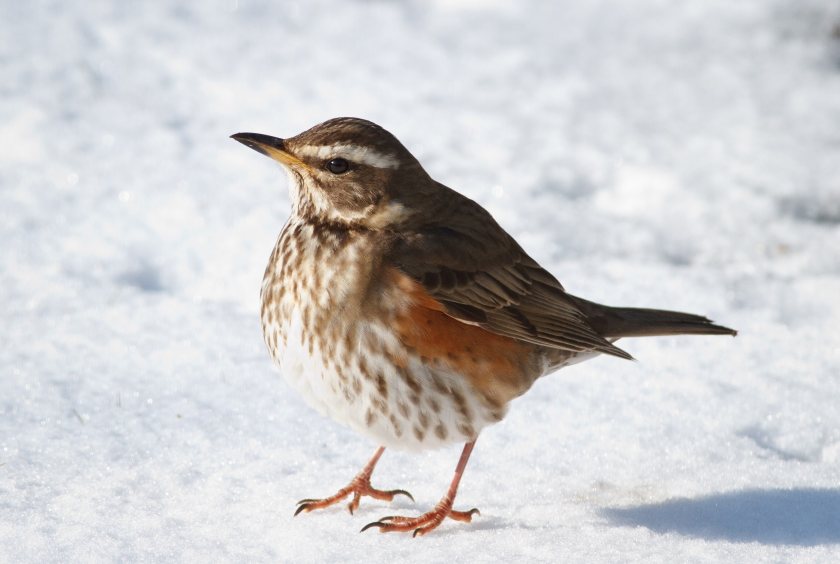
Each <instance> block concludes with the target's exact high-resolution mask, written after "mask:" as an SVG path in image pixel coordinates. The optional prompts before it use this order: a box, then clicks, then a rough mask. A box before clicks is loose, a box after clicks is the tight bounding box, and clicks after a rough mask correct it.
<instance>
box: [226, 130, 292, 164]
mask: <svg viewBox="0 0 840 564" xmlns="http://www.w3.org/2000/svg"><path fill="white" fill-rule="evenodd" d="M230 137H231V139H236V140H237V141H239V142H240V143H242V144H243V145H245V146H246V147H250V148H251V149H253V150H255V151H258V152H260V153H262V154H263V155H266V156H268V157H271V158H272V159H274V160H275V161H278V162H280V163H282V164H285V165H298V166H306V164H305V163H304V162H303V161H301V160H300V159H298V158H297V157H295V156H293V155H291V154H290V153H289V152H288V151H287V150H286V149H285V147H284V146H283V140H282V139H280V138H279V137H272V136H271V135H263V134H262V133H234V134H233V135H231V136H230Z"/></svg>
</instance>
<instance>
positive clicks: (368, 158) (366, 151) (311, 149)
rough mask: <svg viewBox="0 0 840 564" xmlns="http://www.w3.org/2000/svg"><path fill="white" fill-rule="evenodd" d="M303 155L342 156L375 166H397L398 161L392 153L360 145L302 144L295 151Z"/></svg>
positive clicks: (317, 156)
mask: <svg viewBox="0 0 840 564" xmlns="http://www.w3.org/2000/svg"><path fill="white" fill-rule="evenodd" d="M295 152H296V153H299V154H300V155H301V156H303V157H310V158H315V159H328V158H331V157H342V158H345V159H347V160H348V161H350V162H351V163H359V164H363V165H368V166H372V167H375V168H399V167H400V161H399V160H398V159H397V158H396V157H395V156H394V155H386V154H383V153H380V152H378V151H375V150H373V149H371V148H370V147H362V146H360V145H303V146H302V147H298V149H297V150H296V151H295Z"/></svg>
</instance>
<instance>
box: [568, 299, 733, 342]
mask: <svg viewBox="0 0 840 564" xmlns="http://www.w3.org/2000/svg"><path fill="white" fill-rule="evenodd" d="M569 298H571V299H572V302H573V303H574V304H575V306H577V308H578V309H579V310H580V311H581V312H582V313H583V314H584V315H585V316H586V317H587V321H589V324H590V325H591V326H592V328H593V329H595V331H597V332H598V333H599V334H600V335H601V336H602V337H605V338H616V339H617V338H619V337H655V336H664V335H732V336H735V335H737V334H738V332H737V331H735V330H734V329H730V328H729V327H724V326H722V325H715V324H714V323H712V321H711V320H710V319H708V318H706V317H703V316H702V315H694V314H692V313H683V312H680V311H667V310H662V309H645V308H636V307H610V306H605V305H601V304H596V303H595V302H590V301H587V300H584V299H582V298H578V297H576V296H572V295H569Z"/></svg>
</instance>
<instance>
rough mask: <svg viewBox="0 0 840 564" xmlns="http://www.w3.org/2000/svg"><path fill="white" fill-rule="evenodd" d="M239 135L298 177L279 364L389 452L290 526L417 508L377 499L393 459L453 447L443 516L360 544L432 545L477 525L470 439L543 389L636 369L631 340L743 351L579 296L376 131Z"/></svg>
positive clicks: (700, 321)
mask: <svg viewBox="0 0 840 564" xmlns="http://www.w3.org/2000/svg"><path fill="white" fill-rule="evenodd" d="M231 137H232V138H233V139H235V140H236V141H239V142H240V143H242V144H244V145H246V146H247V147H249V148H251V149H254V150H256V151H258V152H260V153H262V154H264V155H266V156H268V157H270V158H272V159H274V160H275V161H278V162H279V163H280V164H281V165H282V166H283V167H284V168H285V169H286V172H287V173H288V177H289V191H290V200H291V214H290V216H289V219H288V221H287V222H286V224H285V226H284V227H283V228H282V231H281V232H280V235H279V237H278V239H277V241H276V244H275V246H274V248H273V251H272V252H271V255H270V258H269V261H268V265H267V267H266V269H265V274H264V276H263V280H262V288H261V292H260V296H261V308H260V321H261V326H262V332H263V337H264V340H265V343H266V345H267V347H268V350H269V352H270V355H271V357H272V359H273V361H274V363H275V364H276V366H277V367H278V368H279V370H280V372H281V373H282V375H283V376H284V378H285V379H286V381H287V382H288V383H289V384H290V386H291V387H292V388H293V389H295V390H296V391H298V392H299V393H300V394H301V395H302V396H303V397H304V399H305V400H306V402H307V403H308V404H309V405H310V406H312V407H314V408H315V409H316V410H317V411H318V412H320V413H321V414H324V415H326V416H329V417H331V418H333V419H334V420H336V421H338V422H340V423H343V424H345V425H347V426H349V427H350V428H351V429H353V430H355V431H357V432H359V433H361V434H362V435H364V436H366V437H368V438H370V439H372V440H373V441H375V442H376V444H377V445H378V446H377V449H376V451H375V453H374V455H373V457H372V458H371V459H370V461H369V462H368V463H367V465H366V466H365V467H364V468H363V469H362V470H361V471H360V472H359V473H358V474H357V475H356V476H355V477H354V478H353V479H352V480H351V481H350V483H349V484H348V485H347V486H346V487H344V488H342V489H340V490H339V491H338V492H337V493H336V494H335V495H331V496H329V497H325V498H307V499H303V500H301V501H300V502H298V504H297V509H296V511H295V515H298V514H300V513H305V512H310V511H315V510H320V509H324V508H326V507H330V506H332V505H334V504H337V503H339V502H341V501H342V500H345V499H347V498H348V497H349V498H350V501H349V504H348V509H349V510H350V513H351V514H352V513H353V512H354V511H355V510H356V509H357V508H358V507H359V504H360V501H361V498H362V497H364V496H367V497H371V498H374V499H378V500H383V501H391V500H392V499H393V498H394V497H395V496H397V495H404V496H408V497H409V498H411V499H412V501H413V498H412V497H411V494H409V493H408V492H407V491H405V490H400V489H395V490H381V489H377V488H374V487H373V486H372V485H371V476H372V474H373V471H374V468H375V466H376V464H377V463H378V461H379V459H380V457H381V456H382V454H383V452H384V451H385V449H386V448H392V449H397V450H408V451H421V450H426V449H434V448H438V447H442V446H444V445H449V444H453V443H457V444H463V445H464V447H463V450H462V453H461V456H460V458H459V460H458V463H457V466H456V468H455V472H454V476H453V478H452V481H451V482H450V485H449V487H448V489H447V490H446V492H445V494H444V495H443V497H442V498H441V499H440V501H439V502H438V503H437V504H436V505H435V506H434V507H432V508H431V509H430V510H429V511H426V512H424V513H422V514H421V515H419V516H414V517H412V516H387V517H382V518H380V519H378V520H376V521H374V522H371V523H369V524H367V525H366V526H365V527H364V528H362V531H365V530H368V529H379V531H381V532H406V533H408V532H410V533H412V534H413V536H422V535H425V534H427V533H429V532H431V531H433V530H435V529H436V528H437V527H438V526H439V525H440V524H441V523H442V522H444V521H445V520H446V519H452V520H455V521H462V522H470V521H471V520H472V519H473V517H475V516H476V515H478V514H479V511H478V509H476V508H473V509H470V510H466V511H463V510H456V509H454V507H453V504H454V500H455V497H456V494H457V491H458V486H459V484H460V481H461V477H462V476H463V474H464V470H465V468H466V465H467V461H468V459H469V457H470V454H471V453H472V451H473V447H474V446H475V444H476V439H477V438H478V436H479V434H480V433H481V431H482V430H483V429H484V428H486V427H488V426H489V425H492V424H494V423H497V422H499V421H501V420H502V418H503V417H504V416H505V414H506V412H507V410H508V406H509V404H510V402H511V401H512V400H513V399H515V398H517V397H519V396H521V395H522V394H524V393H525V392H527V391H528V390H529V388H531V386H532V385H533V384H534V382H535V381H536V380H537V379H539V378H541V377H543V376H545V375H547V374H549V373H552V372H554V371H556V370H558V369H560V368H562V367H564V366H568V365H570V364H573V363H576V362H580V361H582V360H586V359H589V358H592V357H594V356H597V355H601V354H605V355H610V356H614V357H618V358H622V359H632V357H631V355H630V354H628V353H627V352H626V351H624V350H623V349H621V348H618V347H617V346H616V345H615V344H614V343H615V341H616V340H617V339H619V338H624V337H642V336H660V335H679V334H695V335H733V336H734V335H736V331H734V330H732V329H730V328H727V327H724V326H721V325H715V324H714V323H712V321H710V320H709V319H707V318H706V317H703V316H700V315H694V314H689V313H682V312H676V311H665V310H659V309H643V308H635V307H611V306H606V305H601V304H598V303H595V302H591V301H588V300H585V299H583V298H580V297H577V296H574V295H572V294H569V293H568V292H566V290H565V289H564V288H563V286H562V285H561V284H560V282H559V281H558V280H557V279H556V278H555V277H554V276H553V275H552V274H551V273H549V272H548V271H547V270H546V269H544V268H543V267H542V266H540V265H539V264H538V263H537V261H535V260H534V259H533V258H531V257H530V256H529V255H528V254H527V253H526V252H525V251H524V250H523V249H522V247H521V246H520V245H519V244H518V243H517V242H516V241H515V240H514V238H513V237H512V236H511V235H509V234H508V233H507V232H506V231H505V230H504V229H503V228H502V227H501V226H500V225H499V224H498V223H497V222H496V221H495V220H494V218H493V217H492V216H491V215H490V213H489V212H488V211H487V210H485V209H484V208H483V207H482V206H481V205H479V204H478V203H476V202H475V201H473V200H471V199H469V198H467V197H466V196H464V195H462V194H460V193H458V192H457V191H455V190H453V189H451V188H448V187H447V186H445V185H443V184H441V183H440V182H437V181H435V180H434V179H433V178H432V177H431V176H430V175H429V173H428V172H426V170H425V169H424V168H423V167H422V166H421V164H420V162H419V161H418V160H417V159H416V158H415V157H414V156H413V155H412V153H411V152H410V151H409V150H408V149H407V148H406V147H405V146H404V145H403V144H402V143H401V142H400V141H399V140H398V139H397V138H396V137H395V136H394V135H393V134H391V133H390V132H389V131H387V130H386V129H384V128H383V127H381V126H379V125H377V124H375V123H373V122H371V121H367V120H364V119H360V118H351V117H339V118H334V119H330V120H327V121H325V122H323V123H320V124H318V125H316V126H314V127H312V128H310V129H308V130H306V131H304V132H302V133H300V134H298V135H295V136H293V137H289V138H285V139H284V138H279V137H273V136H270V135H265V134H259V133H236V134H234V135H232V136H231ZM351 496H352V497H351Z"/></svg>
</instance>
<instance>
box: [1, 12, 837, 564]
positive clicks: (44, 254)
mask: <svg viewBox="0 0 840 564" xmlns="http://www.w3.org/2000/svg"><path fill="white" fill-rule="evenodd" d="M838 25H840V10H838V9H837V6H836V5H834V6H832V4H831V3H829V2H820V1H817V0H803V1H799V2H784V1H783V0H751V1H742V2H730V1H727V0H704V1H696V2H688V3H684V2H667V1H664V0H633V1H627V2H613V3H606V2H583V1H579V2H572V1H565V2H553V3H548V2H539V1H538V0H531V1H523V2H517V3H505V2H501V1H486V0H469V1H444V0H438V1H436V2H433V3H425V2H421V1H420V0H416V1H406V2H399V3H389V2H380V1H344V2H342V1H338V0H335V1H326V0H324V1H321V0H319V1H313V2H302V1H301V2H286V3H282V4H281V3H271V2H267V1H265V2H260V1H256V0H239V1H235V0H233V1H211V2H205V3H194V4H193V5H188V4H183V3H165V2H144V3H119V2H114V3H107V2H85V3H73V2H47V1H36V2H3V3H0V36H2V38H3V41H0V70H1V71H2V76H3V81H2V86H0V240H2V245H0V304H2V305H0V318H2V322H0V339H1V340H2V343H3V346H2V347H0V375H2V377H0V561H4V562H26V561H31V562H73V561H85V562H99V561H194V562H204V561H299V560H305V561H336V560H340V561H361V560H364V561H370V560H371V559H373V560H383V561H401V560H417V561H430V562H440V561H451V560H455V561H462V560H470V561H477V562H489V561H500V560H502V561H503V560H514V559H515V560H516V561H527V560H533V561H579V562H615V561H622V562H631V561H639V560H644V561H662V562H675V561H679V562H705V561H737V562H777V561H800V562H805V561H814V562H826V561H833V560H838V559H840V483H839V482H840V410H838V409H837V405H838V399H840V377H838V375H840V333H838V331H837V326H838V319H840V180H838V179H840V158H838V155H839V154H840V137H838V133H837V132H838V128H837V126H838V124H840V40H838V38H837V37H838V31H837V30H838V27H837V26H838ZM339 115H356V116H360V117H366V118H368V119H372V120H373V121H376V122H378V123H380V124H382V125H383V126H385V127H386V128H388V129H389V130H391V131H392V132H394V133H395V134H396V135H397V136H398V137H399V138H400V139H401V140H402V141H403V142H404V143H405V144H406V145H407V146H408V147H409V148H410V149H411V150H412V151H413V152H414V153H415V154H416V155H417V156H418V157H419V158H420V160H421V161H422V162H423V163H424V165H425V166H426V168H427V170H429V171H430V172H431V173H432V174H433V176H434V177H435V178H437V179H439V180H441V181H442V182H444V183H446V184H448V185H450V186H452V187H455V188H457V189H458V190H460V191H462V192H463V193H465V194H467V195H468V196H470V197H472V198H474V199H476V200H478V201H480V202H481V203H483V204H484V205H485V206H486V207H487V208H488V209H489V210H490V211H491V212H492V213H493V214H494V215H495V216H496V217H497V218H498V220H499V221H500V222H501V223H502V224H503V225H504V226H505V227H506V228H507V229H508V230H509V231H510V232H511V233H512V234H514V236H516V237H517V239H518V240H519V241H520V243H521V244H522V245H523V246H524V247H525V248H526V249H527V250H528V251H529V252H530V253H531V254H532V255H533V256H534V257H535V258H537V259H538V260H539V261H540V262H541V263H542V264H543V265H545V266H546V267H547V268H549V270H551V271H552V272H554V273H555V274H556V275H557V276H558V277H559V278H560V280H561V281H562V282H563V283H564V284H565V285H566V287H567V288H568V289H569V290H570V291H572V292H574V293H577V294H579V295H582V296H584V297H587V298H589V299H593V300H597V301H603V302H606V303H611V304H615V305H646V306H656V307H668V308H675V309H681V310H685V311H693V312H697V313H703V314H706V315H709V316H710V317H712V318H714V319H716V320H718V321H720V322H723V323H725V324H727V325H729V326H732V327H735V328H737V329H739V331H740V334H739V336H738V337H737V338H735V339H731V338H725V337H681V338H663V339H638V340H633V341H630V340H628V341H626V342H622V347H623V348H625V349H627V350H628V351H629V352H631V353H632V354H633V355H634V356H635V357H636V358H637V359H639V362H637V363H631V362H625V361H620V360H616V359H612V358H598V359H595V360H592V361H589V362H586V363H583V364H580V365H576V366H574V367H571V368H568V369H565V370H563V371H560V372H558V373H556V374H554V375H552V376H550V377H548V378H545V379H543V380H541V381H540V382H538V383H537V385H536V386H535V387H534V388H533V389H532V390H531V391H530V392H529V393H528V394H526V395H525V396H524V397H522V398H521V399H518V400H516V401H515V402H514V404H513V405H512V409H511V412H510V414H509V416H508V417H507V418H506V419H505V420H504V421H503V422H502V423H500V424H499V425H496V426H494V427H491V428H490V429H488V430H487V431H485V432H484V433H483V434H482V437H481V438H480V440H479V442H478V444H477V447H476V450H475V452H474V454H473V457H472V459H471V460H470V464H469V466H468V467H467V471H466V474H465V476H464V479H463V481H462V483H461V490H460V492H459V497H458V500H457V502H456V506H457V507H461V508H464V509H467V508H470V507H473V506H477V507H479V508H480V509H481V516H480V517H478V518H477V519H476V520H475V521H474V523H473V524H471V525H465V524H461V523H455V522H451V521H450V522H447V523H445V524H444V525H443V526H442V527H441V528H440V529H439V530H437V531H435V532H434V533H433V534H432V535H429V536H428V537H425V538H422V539H411V538H410V537H409V536H403V535H380V534H377V533H375V532H373V531H368V532H366V533H365V534H361V535H360V534H359V533H358V531H359V529H360V528H361V527H362V526H363V525H364V524H366V523H368V522H370V521H373V520H375V519H376V518H378V517H380V516H382V515H389V514H394V513H403V514H416V513H417V512H419V511H421V510H425V509H428V508H429V507H430V506H431V505H433V504H434V503H435V502H436V501H437V500H438V499H439V498H440V496H441V495H442V494H443V492H444V490H445V488H446V486H447V484H448V482H449V480H450V478H451V475H452V471H453V469H454V467H455V464H456V462H457V458H458V453H459V448H460V447H457V446H455V447H451V448H447V449H443V450H440V451H433V452H427V453H423V454H419V455H417V454H406V453H399V452H391V451H386V453H385V455H384V456H383V459H382V461H381V462H380V465H379V467H378V468H377V471H376V472H375V474H374V477H373V483H374V485H377V486H380V487H385V488H405V489H408V490H409V491H411V492H412V493H413V494H414V496H415V498H416V500H417V503H416V504H414V503H411V502H410V501H408V500H405V499H398V500H395V502H394V503H393V504H391V506H388V505H387V504H384V503H383V502H377V501H371V500H368V499H365V500H364V501H363V503H362V507H361V509H360V510H359V511H358V512H357V514H356V515H355V516H352V517H351V516H350V515H349V514H348V513H347V512H346V511H345V510H344V509H343V508H340V507H339V508H336V509H335V510H329V511H324V512H321V513H313V514H308V515H301V516H298V517H295V518H293V517H292V513H293V510H294V507H295V505H294V504H295V501H297V500H298V499H300V498H303V497H312V496H325V495H328V494H331V493H332V492H334V491H335V490H337V489H338V488H339V487H341V486H343V485H344V484H345V483H346V482H347V481H348V480H349V479H350V478H351V477H352V476H353V475H354V474H355V473H356V472H357V471H358V470H359V469H360V468H361V467H362V465H363V464H364V463H365V461H366V460H367V459H368V458H369V457H370V456H371V455H372V454H373V451H374V449H375V445H373V444H371V443H369V442H367V441H366V440H365V439H363V438H361V437H359V436H357V435H355V434H353V433H352V432H350V431H349V430H347V429H344V428H342V427H339V426H338V425H336V424H334V423H332V422H331V421H329V420H328V419H324V418H322V417H320V416H319V415H317V414H316V413H315V412H313V411H312V410H310V409H308V408H307V407H305V406H304V404H303V402H302V400H301V399H300V398H299V397H297V396H296V395H295V394H294V393H292V391H291V390H290V389H289V388H288V386H287V385H286V384H285V383H284V382H283V380H282V378H280V377H279V375H278V374H277V372H276V371H275V369H274V368H273V367H272V365H271V363H270V361H269V358H268V354H267V352H266V351H265V350H264V345H263V343H262V339H261V335H260V331H259V322H258V293H259V285H260V279H261V276H262V270H263V268H264V265H265V261H266V260H267V257H268V254H269V252H270V250H271V247H272V245H273V242H274V239H275V237H276V234H277V232H278V231H279V229H280V227H281V226H282V224H283V222H284V220H285V218H286V215H287V213H288V210H289V201H288V196H287V192H286V180H285V175H284V174H282V173H281V172H280V171H279V170H278V169H277V167H276V166H275V165H273V164H272V163H271V162H270V161H268V160H267V159H264V158H261V157H260V156H259V155H257V154H256V153H254V152H252V151H248V150H247V149H245V148H244V147H242V146H241V145H239V144H237V143H236V142H234V141H232V140H230V139H228V135H230V134H232V133H235V132H237V131H257V132H262V133H267V134H273V135H277V136H281V137H282V136H288V135H292V134H295V133H297V132H299V131H301V130H303V129H305V128H307V127H309V126H311V125H314V124H315V123H318V122H320V121H323V120H325V119H327V118H330V117H334V116H339Z"/></svg>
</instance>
